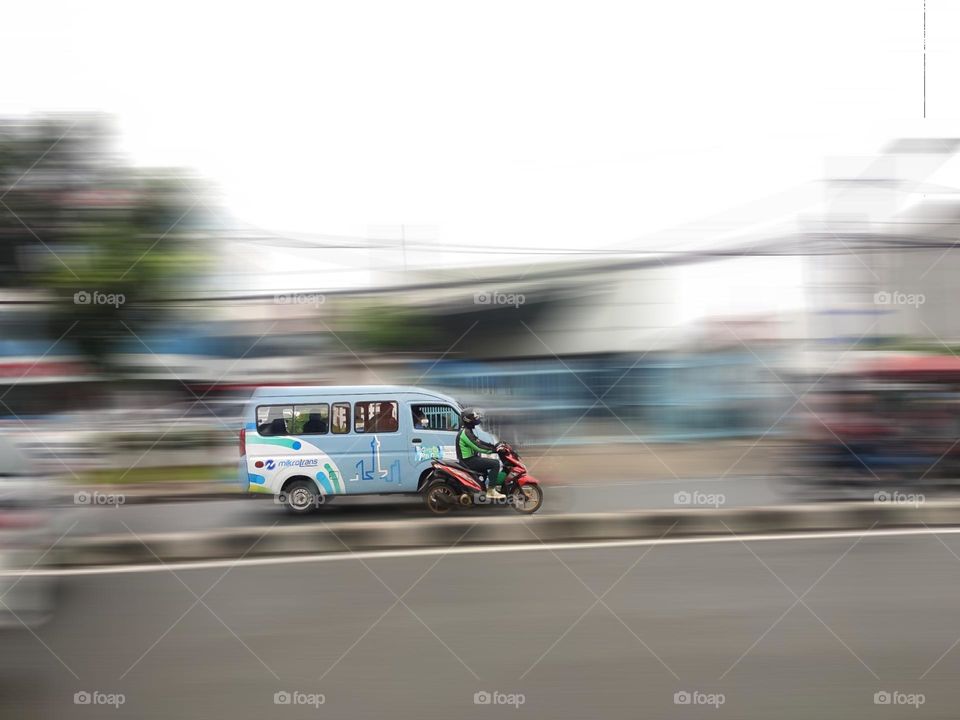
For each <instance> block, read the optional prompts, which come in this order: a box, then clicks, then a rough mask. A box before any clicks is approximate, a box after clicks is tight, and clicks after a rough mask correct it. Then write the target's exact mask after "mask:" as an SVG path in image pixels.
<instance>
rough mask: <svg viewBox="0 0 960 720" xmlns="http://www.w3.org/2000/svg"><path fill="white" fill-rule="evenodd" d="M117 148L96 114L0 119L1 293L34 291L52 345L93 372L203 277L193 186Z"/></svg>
mask: <svg viewBox="0 0 960 720" xmlns="http://www.w3.org/2000/svg"><path fill="white" fill-rule="evenodd" d="M115 139H116V137H115V133H114V131H113V128H112V125H111V123H110V122H109V121H108V120H107V119H106V118H105V117H103V116H99V115H93V116H81V117H72V118H71V117H59V116H56V117H42V118H39V119H31V120H30V121H23V120H12V119H7V120H2V119H0V241H2V242H0V247H2V250H0V287H7V288H20V289H27V290H35V291H38V294H40V295H42V296H43V297H44V299H45V300H48V301H50V306H49V307H50V311H49V313H48V314H47V327H46V331H47V332H46V334H47V335H48V336H49V337H50V340H51V342H52V341H54V340H56V339H57V338H60V337H63V340H62V341H63V342H65V343H69V344H70V345H72V346H74V347H76V348H77V349H78V350H79V351H80V352H81V353H82V354H83V355H84V356H85V357H86V359H87V360H88V361H90V362H91V363H92V364H94V366H96V367H98V368H99V369H101V370H108V369H110V368H111V366H112V359H113V358H114V357H115V354H116V352H117V350H118V349H119V348H120V347H121V346H124V345H129V343H130V342H131V341H133V342H135V343H136V344H137V345H138V346H139V342H137V340H136V337H138V336H140V337H142V336H143V335H144V334H145V333H146V332H148V331H149V330H150V328H151V327H153V326H156V325H157V324H159V323H162V322H166V321H168V320H169V311H168V308H169V307H170V306H169V304H167V303H163V302H160V301H161V300H162V299H164V298H165V297H168V296H169V295H171V294H172V292H173V291H176V290H178V289H183V288H185V287H186V286H187V285H188V284H189V283H191V282H192V281H193V280H194V279H195V278H196V277H197V276H198V275H199V273H200V272H201V271H202V270H203V268H204V266H205V263H206V256H205V253H204V252H203V248H202V247H201V245H200V238H201V235H202V233H203V232H204V231H205V230H208V229H210V225H211V222H212V221H211V218H210V213H209V212H208V211H207V210H206V208H205V206H204V205H203V204H202V202H201V201H200V199H199V198H200V197H201V195H200V193H201V192H202V188H201V187H200V186H199V184H197V183H196V182H194V181H192V180H191V181H187V180H184V179H182V178H181V177H180V176H179V175H178V173H177V172H176V171H174V170H172V169H162V170H158V169H147V168H136V167H133V166H132V165H130V164H129V163H128V162H126V161H125V160H124V158H123V157H122V156H121V155H120V154H119V153H118V152H117V151H116V150H115V149H114V146H115ZM139 347H140V350H143V348H142V346H139Z"/></svg>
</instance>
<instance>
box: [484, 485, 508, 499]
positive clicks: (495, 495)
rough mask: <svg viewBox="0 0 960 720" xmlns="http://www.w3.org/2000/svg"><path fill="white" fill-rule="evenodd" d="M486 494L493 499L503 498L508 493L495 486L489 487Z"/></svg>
mask: <svg viewBox="0 0 960 720" xmlns="http://www.w3.org/2000/svg"><path fill="white" fill-rule="evenodd" d="M486 495H487V497H488V498H490V499H491V500H503V498H505V497H506V495H504V494H503V493H502V492H500V491H499V490H497V488H495V487H488V488H487V492H486Z"/></svg>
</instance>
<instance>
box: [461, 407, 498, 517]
mask: <svg viewBox="0 0 960 720" xmlns="http://www.w3.org/2000/svg"><path fill="white" fill-rule="evenodd" d="M481 422H483V410H481V409H479V408H465V409H464V411H463V412H462V413H461V414H460V432H458V433H457V460H459V461H460V463H461V464H462V465H465V466H466V467H468V468H470V469H471V470H473V471H474V472H475V473H477V474H478V475H479V476H480V484H481V485H483V488H484V492H485V493H486V496H487V497H488V498H493V499H499V498H503V497H506V496H505V495H504V494H503V493H501V492H500V491H499V490H497V487H496V484H497V478H498V477H499V475H500V460H498V459H494V458H486V457H483V456H481V453H492V452H496V450H497V446H496V445H491V444H490V443H488V442H486V441H484V440H482V439H481V438H479V437H477V434H476V432H474V430H475V429H476V427H477V426H478V425H479V424H480V423H481Z"/></svg>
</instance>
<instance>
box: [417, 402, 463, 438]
mask: <svg viewBox="0 0 960 720" xmlns="http://www.w3.org/2000/svg"><path fill="white" fill-rule="evenodd" d="M411 410H412V411H413V429H414V430H446V431H449V432H456V431H457V430H459V429H460V413H458V412H457V411H456V410H454V409H453V408H452V407H450V406H449V405H413V406H412V407H411Z"/></svg>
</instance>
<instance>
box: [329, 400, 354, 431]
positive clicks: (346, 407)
mask: <svg viewBox="0 0 960 720" xmlns="http://www.w3.org/2000/svg"><path fill="white" fill-rule="evenodd" d="M348 432H350V403H334V404H333V434H334V435H345V434H346V433H348Z"/></svg>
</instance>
